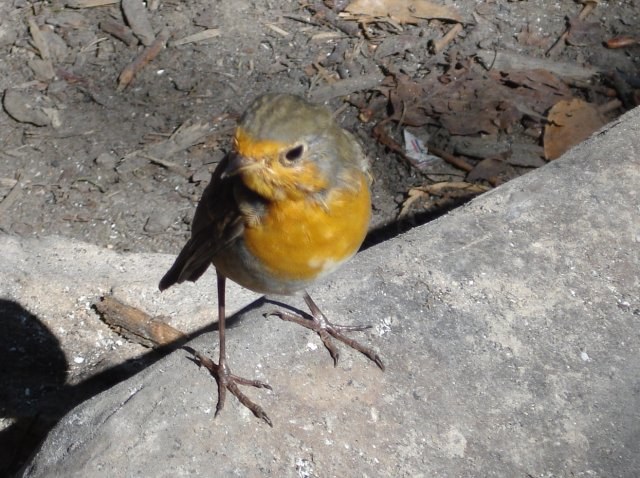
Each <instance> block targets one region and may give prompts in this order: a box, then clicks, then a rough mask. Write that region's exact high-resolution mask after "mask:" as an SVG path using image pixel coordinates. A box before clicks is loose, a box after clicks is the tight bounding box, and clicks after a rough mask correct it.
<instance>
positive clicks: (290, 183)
mask: <svg viewBox="0 0 640 478" xmlns="http://www.w3.org/2000/svg"><path fill="white" fill-rule="evenodd" d="M371 182H372V176H371V172H370V164H369V160H368V158H367V156H366V155H365V153H364V151H363V148H362V146H361V144H360V142H359V141H358V140H357V139H356V137H355V136H354V135H353V134H352V133H350V132H349V131H347V130H346V129H343V128H342V127H341V126H340V125H339V124H338V123H337V121H336V120H335V118H334V117H333V115H332V114H331V112H330V111H329V110H328V109H327V108H325V107H324V106H322V105H318V104H314V103H311V102H309V101H307V100H306V99H304V98H302V97H300V96H297V95H293V94H288V93H267V94H263V95H261V96H259V97H257V98H256V99H255V100H254V101H253V102H252V103H251V104H250V105H249V106H248V107H247V108H246V110H245V111H244V113H243V114H242V115H241V116H240V118H239V120H238V122H237V125H236V128H235V131H234V135H233V142H232V147H231V150H230V151H229V152H228V154H226V155H225V157H224V158H223V159H222V160H221V161H220V163H219V164H218V165H217V167H216V168H215V170H214V172H213V174H212V176H211V181H210V183H209V184H208V185H207V187H206V188H205V190H204V192H203V194H202V197H201V199H200V201H199V203H198V205H197V206H196V211H195V214H194V218H193V221H192V225H191V236H190V238H189V239H188V241H187V242H186V244H185V245H184V247H183V248H182V250H181V251H180V253H179V254H178V256H177V258H176V259H175V262H174V264H173V265H172V266H171V268H170V269H169V270H168V272H167V273H166V274H165V275H164V277H162V279H161V281H160V284H159V289H160V291H163V290H165V289H167V288H168V287H170V286H172V285H174V284H180V283H182V282H184V281H192V282H195V281H196V280H197V279H199V278H200V277H201V276H202V275H203V274H204V272H205V271H206V270H207V269H208V268H209V266H211V265H213V266H214V268H215V270H216V278H217V294H218V334H219V356H218V363H217V364H216V363H215V362H214V361H213V360H211V359H209V358H208V357H206V356H204V354H201V353H200V352H197V351H193V352H194V354H195V357H196V359H197V361H198V362H199V364H200V365H203V366H205V367H206V368H207V369H209V371H210V372H211V374H212V375H213V376H214V377H215V379H216V381H217V384H218V402H217V406H216V413H215V416H217V415H218V414H219V413H220V412H221V410H222V409H223V407H224V404H225V396H226V392H227V390H229V391H230V392H231V393H232V394H233V395H234V396H236V398H237V399H238V400H239V401H240V402H241V403H242V404H243V405H245V406H246V407H247V408H249V410H251V411H252V412H253V414H254V415H255V416H256V417H258V418H260V419H262V420H264V421H265V422H266V423H267V424H269V425H270V426H273V425H272V422H271V420H270V418H269V417H268V415H267V414H266V412H265V411H264V409H263V408H262V407H261V406H260V405H258V404H256V403H255V402H253V401H252V400H251V399H249V398H248V397H247V396H246V395H245V394H244V393H243V392H242V391H241V390H240V388H239V385H248V386H253V387H257V388H268V389H270V388H271V387H270V386H269V385H268V384H266V383H264V382H261V381H258V380H249V379H245V378H242V377H238V376H236V375H233V374H232V373H231V371H230V368H229V365H228V363H227V357H226V350H225V319H226V317H225V289H226V280H227V279H229V280H231V281H233V282H236V283H237V284H240V285H241V286H243V287H245V288H247V289H250V290H252V291H254V292H258V293H261V294H265V295H285V296H287V295H296V294H302V297H303V298H304V301H305V302H306V304H307V306H308V307H309V310H310V318H308V317H307V318H305V317H302V316H299V315H296V314H293V313H288V312H286V313H285V312H283V311H273V312H271V313H269V314H265V315H274V316H277V317H279V318H281V319H283V320H286V321H290V322H294V323H297V324H300V325H302V326H304V327H306V328H308V329H311V330H313V331H315V332H316V333H317V334H318V335H319V336H320V338H321V340H322V342H323V344H324V345H325V347H326V348H327V349H328V351H329V353H330V355H331V357H332V359H333V362H334V365H337V363H338V358H339V351H338V349H337V347H336V345H335V344H334V343H333V340H332V338H335V339H336V340H338V341H341V342H343V343H344V344H346V345H347V346H349V347H352V348H353V349H355V350H357V351H359V352H361V353H362V354H364V355H365V356H366V357H368V358H369V359H370V360H372V361H373V362H374V363H375V364H376V365H377V366H378V367H379V368H380V369H382V370H384V368H385V367H384V364H383V362H382V359H381V357H380V356H379V354H378V353H377V352H375V351H374V350H373V349H372V348H370V347H367V346H364V345H361V344H360V343H358V342H357V341H356V340H354V339H353V338H350V337H349V336H347V335H345V333H346V332H352V331H359V330H364V329H367V328H369V327H370V326H368V325H365V326H361V325H355V326H345V325H337V324H333V323H332V322H330V321H329V320H328V319H327V317H326V316H325V315H324V314H323V313H322V311H321V310H320V308H319V307H318V306H317V305H316V303H315V302H314V301H313V299H312V298H311V296H310V295H309V293H308V292H307V288H308V287H309V286H311V285H312V284H314V283H316V282H317V281H319V280H321V279H322V278H324V277H326V276H327V275H329V274H331V273H332V272H334V271H335V270H336V269H337V268H338V267H340V266H341V265H342V264H344V263H345V262H346V261H347V260H349V259H350V258H351V257H352V256H354V255H355V253H356V252H357V251H358V249H359V248H360V246H361V245H362V243H363V241H364V238H365V236H366V234H367V232H368V228H369V222H370V218H371V192H370V185H371Z"/></svg>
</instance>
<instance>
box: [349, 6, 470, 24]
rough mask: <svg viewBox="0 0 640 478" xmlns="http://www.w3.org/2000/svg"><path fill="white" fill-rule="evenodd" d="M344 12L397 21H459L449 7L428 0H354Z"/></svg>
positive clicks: (455, 13)
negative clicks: (436, 19)
mask: <svg viewBox="0 0 640 478" xmlns="http://www.w3.org/2000/svg"><path fill="white" fill-rule="evenodd" d="M345 12H348V13H351V14H353V15H362V16H363V17H368V18H365V19H370V20H374V19H375V18H391V19H392V20H394V21H396V22H398V23H411V24H415V23H418V21H419V20H421V19H432V18H438V19H441V20H450V21H455V22H459V21H461V17H460V14H459V13H458V12H457V11H456V10H454V9H453V8H450V7H444V6H441V5H436V4H434V3H432V2H429V1H428V0H355V1H353V2H351V4H349V6H348V7H347V8H345Z"/></svg>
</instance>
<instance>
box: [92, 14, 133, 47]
mask: <svg viewBox="0 0 640 478" xmlns="http://www.w3.org/2000/svg"><path fill="white" fill-rule="evenodd" d="M99 26H100V29H101V30H102V31H103V32H105V33H108V34H110V35H112V36H114V37H115V38H117V39H118V40H120V41H122V42H124V43H126V44H127V45H128V46H134V45H136V44H137V43H138V39H137V38H136V37H135V35H134V34H133V32H132V31H131V28H129V27H128V26H126V25H124V24H122V23H120V22H117V21H115V20H112V19H110V18H107V19H105V20H103V21H101V22H100V25H99Z"/></svg>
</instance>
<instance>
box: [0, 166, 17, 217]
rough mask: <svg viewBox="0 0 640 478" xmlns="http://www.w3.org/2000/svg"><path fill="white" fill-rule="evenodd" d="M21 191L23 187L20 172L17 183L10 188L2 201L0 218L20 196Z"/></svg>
mask: <svg viewBox="0 0 640 478" xmlns="http://www.w3.org/2000/svg"><path fill="white" fill-rule="evenodd" d="M21 192H22V188H21V187H20V174H18V175H17V177H16V182H15V184H14V185H13V187H12V188H11V189H10V190H9V192H8V193H7V195H6V196H5V197H4V199H3V200H2V201H1V202H0V218H2V217H3V216H4V213H5V212H6V211H7V210H8V209H9V208H10V207H11V205H12V204H13V202H14V201H15V200H16V199H18V196H20V193H21Z"/></svg>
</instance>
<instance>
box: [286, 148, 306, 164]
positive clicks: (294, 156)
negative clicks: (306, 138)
mask: <svg viewBox="0 0 640 478" xmlns="http://www.w3.org/2000/svg"><path fill="white" fill-rule="evenodd" d="M302 153H304V145H302V144H299V145H298V146H295V147H293V148H291V149H290V150H289V151H287V152H286V153H285V155H284V157H285V158H287V161H297V160H298V159H300V158H301V157H302Z"/></svg>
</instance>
